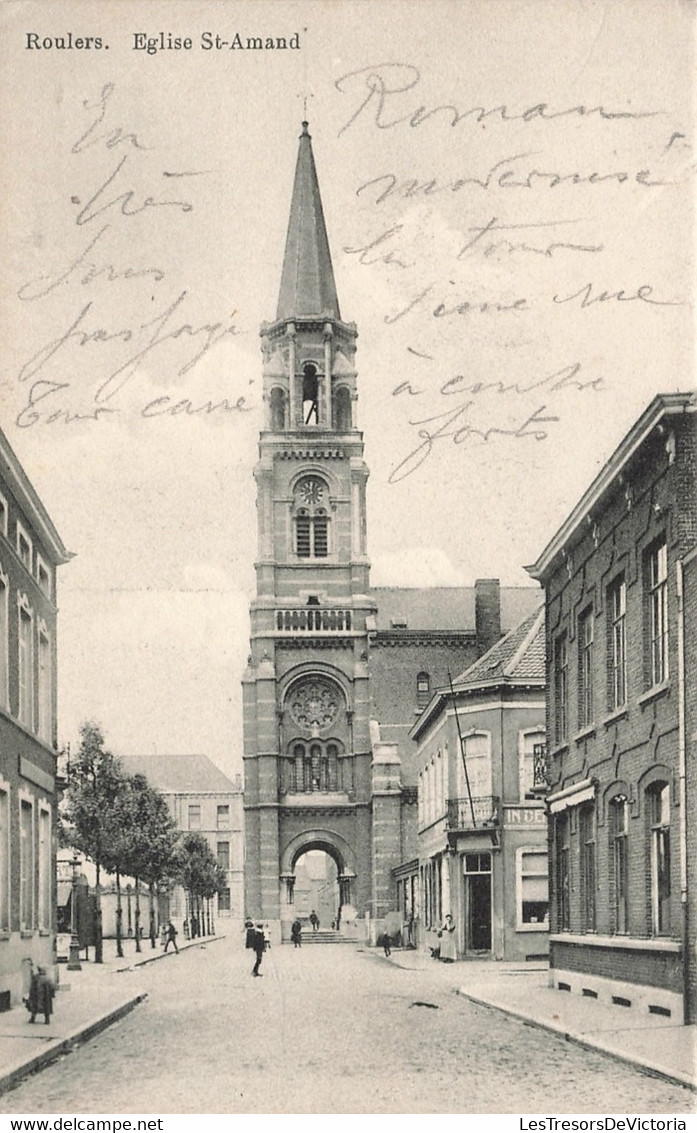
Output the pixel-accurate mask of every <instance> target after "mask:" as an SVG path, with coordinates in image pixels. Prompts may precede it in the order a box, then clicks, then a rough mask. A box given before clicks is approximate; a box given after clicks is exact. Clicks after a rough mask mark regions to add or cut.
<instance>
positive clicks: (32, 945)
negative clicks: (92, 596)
mask: <svg viewBox="0 0 697 1133" xmlns="http://www.w3.org/2000/svg"><path fill="white" fill-rule="evenodd" d="M70 557H71V556H70V554H69V553H68V552H67V551H66V549H65V547H64V546H63V543H62V541H61V539H60V536H59V535H58V533H57V531H56V529H55V527H54V526H53V523H52V522H51V519H50V518H49V516H48V514H47V512H46V510H45V508H44V506H43V504H42V503H41V500H40V499H39V497H38V496H37V494H36V491H35V490H34V488H33V486H32V484H31V482H30V480H29V479H28V477H27V475H26V473H25V472H24V469H23V468H22V466H21V465H20V463H19V461H18V459H17V457H16V456H15V454H14V452H13V451H12V449H11V447H10V445H9V442H8V441H7V438H6V437H5V435H4V434H3V433H2V432H1V431H0V1010H2V1009H7V1008H8V1007H9V1006H10V1005H11V1004H12V1003H14V1002H16V1000H17V999H18V998H19V996H20V995H21V992H22V987H23V983H24V985H25V986H26V979H27V971H26V969H27V967H28V965H26V963H25V961H26V960H27V959H31V960H32V961H33V963H34V964H43V965H51V964H53V962H54V959H55V917H56V912H55V910H56V802H57V799H56V611H57V604H56V568H57V567H58V566H60V565H61V564H62V563H66V562H67V561H68V560H69V558H70ZM23 968H24V971H23Z"/></svg>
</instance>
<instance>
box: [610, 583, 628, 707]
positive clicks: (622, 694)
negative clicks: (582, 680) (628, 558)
mask: <svg viewBox="0 0 697 1133" xmlns="http://www.w3.org/2000/svg"><path fill="white" fill-rule="evenodd" d="M607 611H608V628H609V640H608V659H609V662H610V672H609V680H608V687H609V692H610V696H609V698H608V699H609V704H608V707H609V709H610V711H611V712H612V711H614V710H616V709H618V708H622V707H623V706H624V705H625V704H626V703H627V617H626V615H627V587H626V584H625V581H624V578H618V579H617V581H616V582H613V584H612V586H610V588H609V589H608V593H607Z"/></svg>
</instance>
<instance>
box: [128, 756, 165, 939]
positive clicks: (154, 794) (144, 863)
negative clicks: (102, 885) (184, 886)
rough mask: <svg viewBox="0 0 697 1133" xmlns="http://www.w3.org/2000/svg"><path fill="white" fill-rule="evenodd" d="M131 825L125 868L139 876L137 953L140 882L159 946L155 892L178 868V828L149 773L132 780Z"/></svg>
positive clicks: (129, 806) (150, 922)
mask: <svg viewBox="0 0 697 1133" xmlns="http://www.w3.org/2000/svg"><path fill="white" fill-rule="evenodd" d="M127 812H128V814H127V819H126V823H127V827H128V837H127V839H126V847H125V849H126V852H125V856H124V871H125V872H127V873H128V874H129V875H130V876H131V877H133V878H134V879H135V892H136V927H135V939H136V952H140V950H141V949H140V935H141V933H140V882H141V881H145V882H146V884H147V885H148V890H149V904H150V910H149V914H150V915H149V936H150V945H151V947H152V948H154V947H155V937H156V927H155V907H154V892H155V889H156V888H159V887H160V886H162V885H163V884H165V883H166V882H167V880H169V879H170V878H172V877H173V876H174V875H175V873H176V867H177V857H176V852H177V829H176V826H175V823H174V819H173V818H172V816H171V815H170V813H169V809H168V807H167V803H166V801H165V799H164V797H163V796H162V795H161V794H160V793H159V791H157V790H156V789H155V788H154V787H151V786H150V784H149V783H148V780H147V779H146V777H145V775H140V774H136V775H132V776H131V777H130V779H129V780H128V792H127Z"/></svg>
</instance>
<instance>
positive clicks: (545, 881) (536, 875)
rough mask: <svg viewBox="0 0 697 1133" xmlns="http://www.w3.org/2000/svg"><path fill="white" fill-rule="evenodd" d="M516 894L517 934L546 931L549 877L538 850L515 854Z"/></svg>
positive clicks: (542, 851) (541, 851)
mask: <svg viewBox="0 0 697 1133" xmlns="http://www.w3.org/2000/svg"><path fill="white" fill-rule="evenodd" d="M516 893H517V900H518V923H517V928H518V931H519V932H546V931H547V929H548V928H549V877H548V868H547V851H546V850H545V849H543V848H540V847H539V846H534V847H533V846H531V847H529V848H528V847H525V846H523V847H520V848H519V849H518V850H516Z"/></svg>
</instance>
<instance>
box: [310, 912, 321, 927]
mask: <svg viewBox="0 0 697 1133" xmlns="http://www.w3.org/2000/svg"><path fill="white" fill-rule="evenodd" d="M310 924H311V925H312V931H313V932H317V929H318V928H319V917H318V916H317V913H316V912H315V910H314V909H313V910H312V912H311V913H310Z"/></svg>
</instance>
